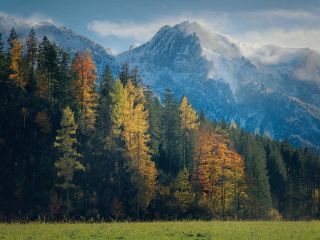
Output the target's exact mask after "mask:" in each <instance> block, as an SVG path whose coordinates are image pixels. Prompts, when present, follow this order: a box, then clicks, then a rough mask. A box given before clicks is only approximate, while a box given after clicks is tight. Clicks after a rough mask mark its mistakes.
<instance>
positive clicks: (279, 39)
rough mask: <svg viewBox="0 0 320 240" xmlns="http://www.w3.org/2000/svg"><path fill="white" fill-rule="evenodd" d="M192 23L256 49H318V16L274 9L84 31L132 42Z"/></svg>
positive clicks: (97, 24)
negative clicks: (177, 25)
mask: <svg viewBox="0 0 320 240" xmlns="http://www.w3.org/2000/svg"><path fill="white" fill-rule="evenodd" d="M185 20H189V21H196V22H199V23H201V24H202V25H205V26H207V27H208V28H210V29H211V30H214V31H215V32H220V33H224V34H228V35H230V36H232V37H233V38H235V39H236V40H237V41H240V42H244V43H248V44H249V45H252V46H255V47H258V46H262V45H268V44H273V45H278V46H282V47H292V48H304V47H308V48H312V49H317V50H320V44H319V41H318V39H320V28H319V26H320V15H319V14H318V13H316V12H308V11H302V10H283V9H274V10H266V11H251V12H234V13H227V12H212V11H207V12H201V13H199V14H192V13H182V14H179V15H177V16H174V17H164V18H160V19H155V20H152V21H149V22H143V23H141V22H113V21H110V20H105V21H99V20H95V21H93V22H91V23H89V24H88V29H89V30H91V31H93V32H95V33H97V34H98V35H100V36H103V37H110V36H113V37H117V38H120V39H129V40H131V41H132V42H133V43H136V42H138V43H143V42H146V41H148V40H149V39H150V38H151V37H152V36H153V35H154V34H155V33H156V31H157V30H158V29H159V28H160V27H162V26H164V25H174V24H177V23H180V22H182V21H185Z"/></svg>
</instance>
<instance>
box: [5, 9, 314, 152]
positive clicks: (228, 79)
mask: <svg viewBox="0 0 320 240" xmlns="http://www.w3.org/2000/svg"><path fill="white" fill-rule="evenodd" d="M12 27H15V29H16V32H17V33H18V36H19V37H21V38H25V37H26V36H27V34H28V32H29V31H30V29H31V28H33V29H35V31H36V33H37V36H38V38H39V39H41V38H42V37H43V36H44V35H46V36H47V37H48V38H49V39H50V40H52V41H55V42H56V43H57V44H58V45H59V46H60V47H61V48H63V49H64V50H65V51H67V52H69V53H71V54H74V53H75V52H76V51H79V50H80V51H81V50H85V49H89V50H90V51H91V52H92V54H93V56H94V60H95V62H96V64H97V66H98V71H99V73H100V74H101V71H102V69H103V66H104V65H105V64H109V65H110V66H111V68H112V69H113V71H114V74H116V75H117V74H118V70H119V66H120V64H121V63H122V62H124V61H128V62H129V63H130V64H131V65H134V66H138V67H139V68H140V71H141V76H142V78H143V81H144V83H145V84H148V85H150V86H151V87H152V89H154V91H155V92H157V93H158V94H159V95H161V94H162V93H163V91H164V89H166V88H170V89H172V90H173V91H174V93H175V94H176V95H177V96H178V97H180V96H182V95H186V96H188V98H189V100H190V101H191V102H192V104H193V105H194V106H195V107H196V108H197V109H198V110H204V111H205V112H206V113H207V115H208V116H209V117H211V118H212V119H219V120H220V119H222V118H223V117H226V119H227V120H231V119H234V120H235V121H236V122H237V123H238V124H240V125H241V126H243V127H245V128H246V129H247V130H249V131H252V132H253V131H256V130H257V129H258V130H259V131H260V132H261V133H263V132H264V131H268V132H269V134H270V135H271V136H272V137H274V138H276V139H284V138H287V139H289V140H290V141H291V142H292V143H294V144H297V145H304V146H308V147H312V148H316V149H320V54H319V53H318V52H316V51H313V50H310V49H285V48H280V47H276V46H271V45H269V46H264V47H261V48H252V47H250V46H247V45H245V44H242V43H238V42H237V41H234V40H233V39H232V38H230V37H228V36H224V35H221V34H218V33H215V32H213V31H211V30H210V29H206V28H205V27H203V26H201V25H199V24H197V23H189V22H183V23H181V24H178V25H176V26H173V27H171V26H164V27H162V28H161V29H160V30H159V31H158V32H157V34H156V35H155V36H154V37H153V38H152V39H151V40H150V41H148V42H147V43H145V44H143V45H141V46H137V47H132V48H130V50H128V51H126V52H124V53H121V54H119V55H117V56H115V57H114V56H113V54H112V53H111V51H110V50H106V49H104V48H103V47H101V46H100V45H98V44H96V43H94V42H93V41H91V40H89V39H88V38H86V37H83V36H81V35H78V34H76V33H74V32H73V31H72V30H70V29H67V28H65V27H58V26H56V25H54V24H53V23H52V22H50V21H48V22H41V23H39V22H38V21H31V20H28V21H26V20H25V19H18V18H16V17H12V16H9V15H5V14H0V32H1V33H2V34H3V37H4V39H6V38H7V37H8V34H9V32H10V30H11V28H12Z"/></svg>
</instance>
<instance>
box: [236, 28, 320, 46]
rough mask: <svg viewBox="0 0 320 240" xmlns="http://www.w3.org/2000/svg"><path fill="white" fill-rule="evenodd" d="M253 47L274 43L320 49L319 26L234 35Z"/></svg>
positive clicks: (272, 29) (256, 31)
mask: <svg viewBox="0 0 320 240" xmlns="http://www.w3.org/2000/svg"><path fill="white" fill-rule="evenodd" d="M236 38H237V39H238V40H240V41H241V42H245V43H247V44H249V45H251V46H253V47H259V46H263V45H269V44H272V45H276V46H280V47H286V48H311V49H315V50H318V51H320V44H319V39H320V28H314V29H293V30H286V29H280V28H277V29H274V28H271V29H265V30H255V31H248V32H245V33H243V34H239V35H237V36H236Z"/></svg>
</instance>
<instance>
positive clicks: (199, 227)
mask: <svg viewBox="0 0 320 240" xmlns="http://www.w3.org/2000/svg"><path fill="white" fill-rule="evenodd" d="M0 239H59V240H60V239H61V240H62V239H137V240H141V239H232V240H233V239H255V240H256V239H301V240H306V239H318V240H320V222H316V221H312V222H264V221H258V222H219V221H212V222H200V221H199V222H198V221H191V222H153V223H151V222H149V223H97V224H85V223H77V224H71V223H70V224H69V223H53V224H50V223H29V224H17V223H14V224H0Z"/></svg>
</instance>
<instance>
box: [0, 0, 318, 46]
mask: <svg viewBox="0 0 320 240" xmlns="http://www.w3.org/2000/svg"><path fill="white" fill-rule="evenodd" d="M0 12H3V13H6V14H10V15H14V16H17V17H22V18H28V19H34V20H36V21H42V20H48V19H50V20H51V21H53V22H54V23H56V24H59V25H65V26H67V27H69V28H71V29H73V30H74V31H76V32H77V33H81V34H83V35H85V36H88V37H89V38H91V39H93V40H95V41H96V42H98V43H100V44H102V45H103V46H104V47H111V48H113V49H115V51H116V52H120V51H123V50H126V49H128V47H129V46H130V45H131V44H141V43H143V42H145V41H147V40H149V39H150V38H151V37H152V36H153V34H154V33H155V32H156V31H157V30H158V29H159V28H160V27H161V26H163V25H166V24H169V25H173V24H176V23H179V22H182V21H185V20H190V21H197V22H200V23H202V24H204V25H207V26H208V27H210V28H211V29H212V30H214V31H216V32H220V33H224V34H227V35H230V36H231V37H233V38H234V39H235V40H238V41H242V42H246V43H249V44H251V45H253V46H260V45H265V44H275V45H279V46H283V47H310V48H314V49H318V50H320V40H319V39H320V0H304V1H301V0H156V1H154V0H114V1H110V0H90V1H89V0H86V1H85V0H48V1H46V0H0Z"/></svg>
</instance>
